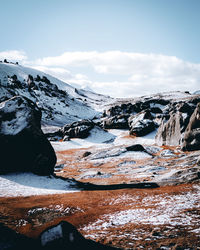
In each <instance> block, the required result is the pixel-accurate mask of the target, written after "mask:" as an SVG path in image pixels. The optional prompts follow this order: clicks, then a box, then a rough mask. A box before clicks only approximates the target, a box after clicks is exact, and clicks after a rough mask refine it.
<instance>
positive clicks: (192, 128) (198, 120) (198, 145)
mask: <svg viewBox="0 0 200 250" xmlns="http://www.w3.org/2000/svg"><path fill="white" fill-rule="evenodd" d="M181 147H182V149H183V150H188V151H191V150H199V149H200V103H198V104H197V106H196V109H195V110H194V112H193V114H192V116H191V117H190V120H189V123H188V125H187V128H186V130H185V134H184V137H183V141H182V144H181Z"/></svg>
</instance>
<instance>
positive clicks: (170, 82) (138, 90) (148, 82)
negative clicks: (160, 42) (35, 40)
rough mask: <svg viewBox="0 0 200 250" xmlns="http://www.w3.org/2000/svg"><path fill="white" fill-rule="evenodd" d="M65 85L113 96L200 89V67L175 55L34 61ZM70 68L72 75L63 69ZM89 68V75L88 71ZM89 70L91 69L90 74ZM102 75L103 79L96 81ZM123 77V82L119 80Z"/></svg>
mask: <svg viewBox="0 0 200 250" xmlns="http://www.w3.org/2000/svg"><path fill="white" fill-rule="evenodd" d="M34 64H35V65H39V66H40V67H45V70H44V71H45V72H47V71H48V70H49V72H48V73H51V72H50V71H52V70H54V72H52V74H53V75H54V76H56V77H58V78H60V79H62V80H64V81H66V82H68V83H77V84H79V85H80V86H82V87H85V86H87V85H88V86H89V87H91V88H92V89H94V90H95V91H96V92H100V93H103V94H109V95H111V96H115V97H126V96H129V97H131V96H138V95H144V94H150V93H156V92H162V91H173V90H174V91H175V90H180V91H187V90H189V91H195V90H197V89H200V64H195V63H191V62H186V61H183V60H181V59H179V58H177V57H175V56H166V55H160V54H141V53H130V52H122V51H106V52H97V51H88V52H81V51H79V52H65V53H64V54H62V55H60V56H56V57H45V58H41V59H38V60H36V61H35V62H34ZM69 67H70V68H73V72H76V73H75V74H71V73H70V72H69V71H68V70H66V69H64V68H69ZM87 69H90V72H89V71H87ZM91 69H92V70H93V72H92V75H91ZM102 76H103V78H104V80H99V79H101V78H102ZM122 78H123V80H121V79H122Z"/></svg>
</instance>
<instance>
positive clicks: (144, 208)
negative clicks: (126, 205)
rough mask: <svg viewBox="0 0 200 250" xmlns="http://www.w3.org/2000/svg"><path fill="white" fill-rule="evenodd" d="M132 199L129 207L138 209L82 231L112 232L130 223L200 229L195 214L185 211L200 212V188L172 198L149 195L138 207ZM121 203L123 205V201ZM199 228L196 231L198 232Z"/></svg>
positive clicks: (171, 196) (98, 222)
mask: <svg viewBox="0 0 200 250" xmlns="http://www.w3.org/2000/svg"><path fill="white" fill-rule="evenodd" d="M122 198H123V197H122ZM126 198H127V197H126ZM133 198H134V197H133ZM129 200H130V205H131V204H132V203H133V205H134V206H135V208H134V209H128V210H125V211H120V212H116V213H112V214H107V215H104V216H102V217H101V218H100V219H98V220H97V221H96V222H94V223H91V224H89V225H87V226H85V227H84V228H82V229H83V230H84V231H90V230H107V229H109V230H111V228H113V227H118V226H123V225H126V224H128V223H133V224H140V225H141V224H151V225H164V224H165V225H170V226H177V225H182V226H187V227H190V226H191V225H195V226H196V227H198V228H197V229H199V228H200V226H199V216H198V215H197V214H195V213H188V212H187V211H186V210H187V209H191V208H192V209H196V210H199V209H200V204H199V200H200V193H199V190H198V189H196V190H194V191H187V192H185V193H183V194H176V195H170V196H163V195H156V196H153V197H152V196H150V197H148V196H147V197H144V198H143V199H142V201H141V204H140V202H139V200H138V206H137V201H135V199H132V200H131V197H130V199H129ZM119 202H120V201H119ZM121 202H123V199H122V200H121ZM197 229H196V231H197V232H199V230H197Z"/></svg>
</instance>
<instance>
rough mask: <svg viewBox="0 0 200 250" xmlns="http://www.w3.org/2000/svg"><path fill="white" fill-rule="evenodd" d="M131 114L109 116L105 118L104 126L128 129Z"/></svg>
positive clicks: (106, 127)
mask: <svg viewBox="0 0 200 250" xmlns="http://www.w3.org/2000/svg"><path fill="white" fill-rule="evenodd" d="M129 116H130V115H128V114H124V115H115V116H112V117H107V118H105V119H104V120H103V122H102V127H103V128H105V129H127V128H128V118H129Z"/></svg>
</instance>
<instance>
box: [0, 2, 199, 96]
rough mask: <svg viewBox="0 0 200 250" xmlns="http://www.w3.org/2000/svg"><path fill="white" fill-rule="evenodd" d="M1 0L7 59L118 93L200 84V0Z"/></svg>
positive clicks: (1, 51) (0, 43)
mask: <svg viewBox="0 0 200 250" xmlns="http://www.w3.org/2000/svg"><path fill="white" fill-rule="evenodd" d="M0 3H1V7H0V16H1V22H0V31H1V36H0V59H4V58H7V59H8V60H12V61H18V62H19V63H20V64H21V65H24V66H29V67H33V68H36V69H39V70H41V71H44V72H46V73H49V74H51V75H54V76H56V77H58V78H59V79H61V80H63V81H65V82H67V83H69V84H73V85H74V86H77V87H82V88H84V87H89V88H91V89H93V90H94V91H96V92H99V93H102V94H106V95H110V96H113V97H134V96H140V95H145V94H151V93H157V92H162V91H175V90H181V91H191V92H193V91H195V90H199V89H200V29H199V27H200V15H199V13H200V0H0Z"/></svg>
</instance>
